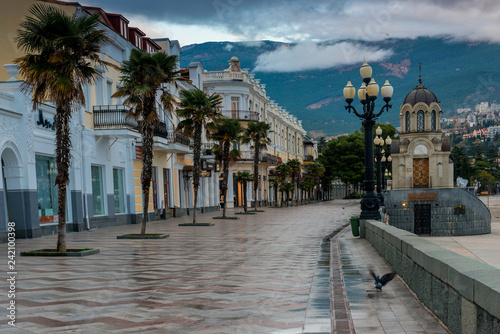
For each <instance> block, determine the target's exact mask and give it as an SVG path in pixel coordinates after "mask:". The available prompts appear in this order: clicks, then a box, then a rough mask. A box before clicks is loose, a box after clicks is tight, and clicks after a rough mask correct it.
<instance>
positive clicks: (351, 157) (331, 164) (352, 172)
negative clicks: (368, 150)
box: [318, 131, 365, 196]
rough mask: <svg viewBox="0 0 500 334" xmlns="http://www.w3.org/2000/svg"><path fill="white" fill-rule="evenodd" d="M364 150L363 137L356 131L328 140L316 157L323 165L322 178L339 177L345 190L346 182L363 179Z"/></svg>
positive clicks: (354, 183)
mask: <svg viewBox="0 0 500 334" xmlns="http://www.w3.org/2000/svg"><path fill="white" fill-rule="evenodd" d="M364 152H365V149H364V137H363V135H361V133H359V132H358V131H356V132H355V133H353V134H350V135H348V136H342V137H339V138H336V139H332V140H330V141H329V142H328V146H327V147H326V148H325V149H324V150H323V153H322V154H321V156H320V157H319V159H318V160H319V161H320V162H321V163H322V164H323V166H324V167H325V173H324V178H326V179H329V180H332V179H335V178H339V179H341V180H342V182H344V183H345V184H346V192H347V189H348V188H349V187H348V184H353V185H356V184H358V183H360V182H362V181H363V178H364V168H365V167H364V154H365V153H364ZM347 195H348V194H347V193H346V196H347Z"/></svg>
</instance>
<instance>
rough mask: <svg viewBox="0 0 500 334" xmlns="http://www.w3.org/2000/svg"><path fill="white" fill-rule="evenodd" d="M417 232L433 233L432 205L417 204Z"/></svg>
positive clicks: (414, 208)
mask: <svg viewBox="0 0 500 334" xmlns="http://www.w3.org/2000/svg"><path fill="white" fill-rule="evenodd" d="M413 211H414V213H415V219H414V221H415V232H414V233H415V234H431V205H430V204H415V206H414V207H413Z"/></svg>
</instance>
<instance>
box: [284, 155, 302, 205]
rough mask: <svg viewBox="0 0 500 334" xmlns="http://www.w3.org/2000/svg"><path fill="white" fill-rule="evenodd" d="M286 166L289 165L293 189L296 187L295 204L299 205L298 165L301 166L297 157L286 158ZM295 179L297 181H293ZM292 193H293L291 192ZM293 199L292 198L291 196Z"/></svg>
mask: <svg viewBox="0 0 500 334" xmlns="http://www.w3.org/2000/svg"><path fill="white" fill-rule="evenodd" d="M287 164H288V166H290V175H291V177H292V184H293V185H295V186H296V188H295V189H297V205H299V178H298V176H299V174H300V167H301V166H302V165H301V163H300V161H299V160H298V159H291V160H288V162H287ZM295 181H297V183H295ZM292 195H293V193H292ZM292 200H293V198H292Z"/></svg>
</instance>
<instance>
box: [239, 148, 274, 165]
mask: <svg viewBox="0 0 500 334" xmlns="http://www.w3.org/2000/svg"><path fill="white" fill-rule="evenodd" d="M254 156H255V154H254V151H241V159H240V161H251V162H253V159H254ZM259 162H260V163H262V164H265V165H273V166H276V165H277V164H278V157H277V156H275V155H273V154H269V153H265V152H264V153H261V154H260V160H259Z"/></svg>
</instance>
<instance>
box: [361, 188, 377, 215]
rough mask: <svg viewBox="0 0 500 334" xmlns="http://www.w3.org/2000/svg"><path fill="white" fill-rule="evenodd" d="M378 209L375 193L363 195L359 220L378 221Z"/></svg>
mask: <svg viewBox="0 0 500 334" xmlns="http://www.w3.org/2000/svg"><path fill="white" fill-rule="evenodd" d="M379 208H380V203H379V199H378V198H377V196H376V195H375V193H373V192H371V193H365V194H364V195H363V199H362V200H361V215H360V216H359V219H372V220H380V212H379V211H378V210H379Z"/></svg>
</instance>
